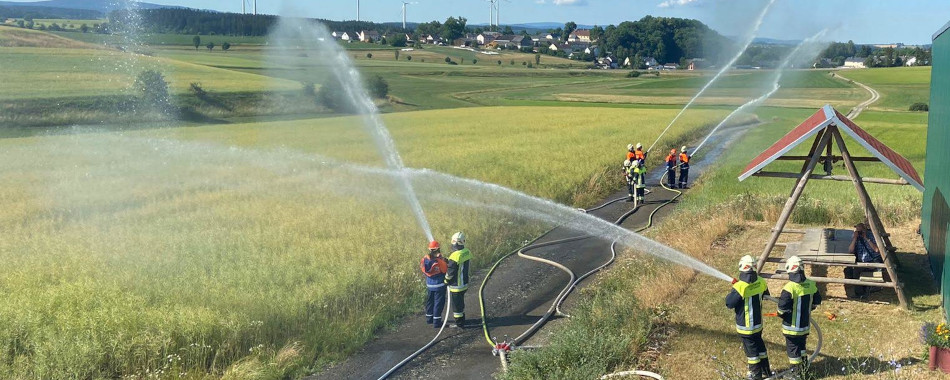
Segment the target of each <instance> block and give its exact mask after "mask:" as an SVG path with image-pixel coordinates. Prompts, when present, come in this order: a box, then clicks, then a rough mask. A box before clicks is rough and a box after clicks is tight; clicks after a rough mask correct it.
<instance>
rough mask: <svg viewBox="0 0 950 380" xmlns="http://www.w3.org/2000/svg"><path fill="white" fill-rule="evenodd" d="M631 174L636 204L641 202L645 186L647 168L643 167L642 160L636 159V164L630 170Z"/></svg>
mask: <svg viewBox="0 0 950 380" xmlns="http://www.w3.org/2000/svg"><path fill="white" fill-rule="evenodd" d="M630 172H631V174H632V175H633V181H632V183H633V187H634V189H635V191H636V197H637V198H636V199H637V204H643V194H644V193H645V192H646V188H647V181H646V175H647V169H646V168H645V167H643V161H637V164H636V165H634V166H633V168H632V169H631V170H630Z"/></svg>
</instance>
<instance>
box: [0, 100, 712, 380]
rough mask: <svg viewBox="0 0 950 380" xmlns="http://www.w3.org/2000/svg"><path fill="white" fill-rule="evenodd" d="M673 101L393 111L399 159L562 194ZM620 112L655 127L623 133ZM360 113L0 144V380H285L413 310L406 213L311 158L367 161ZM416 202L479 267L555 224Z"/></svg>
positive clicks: (380, 179) (417, 244) (370, 183)
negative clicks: (659, 106) (658, 106)
mask: <svg viewBox="0 0 950 380" xmlns="http://www.w3.org/2000/svg"><path fill="white" fill-rule="evenodd" d="M671 112H672V111H670V110H612V112H610V113H605V112H602V110H600V109H596V108H583V109H573V108H553V107H552V108H546V107H545V108H530V107H524V108H517V107H516V108H486V109H477V110H476V109H466V110H450V111H431V112H420V113H403V114H392V115H387V116H386V121H387V122H388V123H389V124H390V125H391V126H392V130H393V134H394V136H395V137H396V140H397V144H398V146H399V148H400V150H401V153H402V154H403V157H404V158H405V160H406V162H407V164H408V165H409V166H412V167H429V168H434V169H437V170H441V171H446V172H449V173H452V174H455V175H459V176H463V177H469V178H476V179H482V180H487V181H491V182H495V183H501V184H504V185H507V186H510V187H514V188H517V189H520V190H523V191H526V192H529V193H532V194H534V195H539V196H544V197H547V198H553V199H558V200H560V201H562V202H565V203H570V202H571V201H572V200H575V199H576V200H578V201H579V202H586V201H587V200H590V201H591V202H592V201H593V199H595V198H596V197H583V196H581V195H580V194H581V193H584V192H608V191H611V190H612V189H614V188H615V186H616V184H617V181H616V179H617V178H616V177H614V176H612V175H608V174H604V175H602V176H599V177H595V178H594V179H592V177H591V173H613V170H614V169H615V168H616V167H617V166H619V164H620V161H621V160H622V157H623V154H624V153H625V151H624V149H625V146H626V144H627V143H628V142H632V141H633V139H639V138H642V139H643V140H644V141H648V140H649V139H650V138H652V137H651V136H655V135H656V134H657V133H658V128H659V125H660V124H661V122H662V120H668V118H669V117H670V113H671ZM552 114H556V115H561V117H560V118H557V119H554V120H551V121H549V122H546V123H542V124H539V123H538V122H537V120H539V118H543V117H546V116H547V115H552ZM721 114H722V113H721V112H718V111H703V112H696V113H695V115H694V116H693V117H691V118H690V119H688V120H685V121H684V124H683V125H684V126H686V125H689V126H696V125H700V124H701V123H702V122H703V121H704V120H705V119H708V118H712V117H716V116H719V117H721ZM633 118H636V119H637V120H641V121H643V122H644V125H656V126H657V127H655V128H649V129H648V128H646V127H644V128H639V129H638V130H637V131H636V134H633V133H630V132H629V127H628V125H629V124H628V121H629V120H631V119H633ZM355 122H356V119H355V118H332V119H318V120H308V121H292V122H274V123H258V124H244V125H228V126H209V127H194V128H179V129H159V130H147V131H138V132H127V133H125V134H124V135H120V134H115V133H95V132H83V133H77V134H75V135H66V136H39V137H29V138H10V139H4V140H0V147H2V148H0V162H2V164H0V176H2V177H3V178H4V179H5V180H4V184H3V186H0V207H2V209H3V212H2V213H0V230H3V231H4V238H3V239H2V240H0V260H2V261H3V262H4V270H2V271H0V288H2V289H5V294H7V295H8V296H7V297H4V298H3V299H2V300H0V321H3V324H4V328H3V329H0V346H2V347H6V348H7V349H5V350H0V377H2V378H44V379H47V378H49V379H59V378H77V377H78V378H116V377H125V376H130V377H136V378H140V377H158V378H171V377H177V376H179V375H181V374H184V376H186V377H192V378H200V377H204V376H213V377H218V376H225V377H230V378H249V377H250V378H254V377H258V378H275V377H283V376H285V375H286V376H293V375H299V374H303V373H306V372H310V371H313V370H315V369H317V368H320V366H321V365H323V364H324V363H327V362H330V361H334V360H339V359H341V358H343V357H345V356H346V355H348V354H350V353H352V352H353V351H354V350H355V349H357V348H358V347H359V346H360V345H361V344H362V343H363V342H366V341H367V340H369V339H371V338H372V336H373V335H374V334H375V332H376V331H377V329H379V328H381V327H385V326H387V325H389V324H391V323H392V322H393V321H394V320H395V318H397V317H399V316H402V315H406V314H407V313H412V312H415V311H416V310H417V309H418V307H419V305H421V300H422V296H423V293H424V291H423V289H424V287H422V286H421V282H420V281H421V279H420V277H419V275H418V274H417V273H416V271H417V270H418V269H417V264H416V263H417V260H418V257H419V255H421V254H422V251H424V247H425V241H424V240H425V238H424V237H423V236H422V234H421V232H420V231H418V230H417V228H416V227H415V226H414V223H412V222H411V220H412V217H411V214H410V212H409V210H408V209H407V208H406V207H404V206H403V205H402V202H401V201H400V199H401V198H399V197H398V196H397V195H396V194H393V192H392V191H390V190H389V189H390V188H391V186H392V185H391V183H390V182H389V180H388V179H387V177H385V176H374V175H372V174H368V173H366V172H352V171H349V170H346V169H345V168H339V167H334V166H326V165H325V164H324V163H323V162H322V161H323V160H324V159H322V158H320V157H332V158H334V159H339V160H345V161H349V162H356V163H361V164H369V165H372V164H374V163H377V162H379V158H378V155H377V153H376V152H375V151H373V149H372V145H371V144H370V143H369V141H368V139H367V138H366V136H364V135H363V133H362V132H361V129H360V128H357V127H356V126H355V125H354V123H355ZM687 130H688V128H684V131H683V132H680V133H681V134H686V133H688V132H687ZM627 133H630V134H629V136H630V137H629V140H630V141H628V139H626V138H625V139H623V140H618V139H617V138H616V137H615V136H618V135H626V134H627ZM499 136H507V138H505V139H499V138H498V137H499ZM672 137H673V138H681V137H682V136H679V135H677V136H672ZM312 153H318V154H320V156H315V155H312ZM578 157H584V159H583V160H579V159H578ZM416 186H417V188H420V189H425V192H426V193H428V194H430V195H432V194H435V195H444V196H450V197H458V198H460V199H462V200H464V199H466V194H464V193H454V192H453V193H452V194H438V190H437V189H435V187H436V186H434V185H432V184H416ZM422 198H423V205H424V206H425V209H426V212H427V215H428V216H429V218H430V221H431V222H432V225H433V227H434V232H435V234H436V236H438V237H439V238H440V239H446V238H447V237H448V236H449V235H451V233H453V232H454V231H456V230H463V231H465V232H466V233H467V234H468V236H469V246H470V248H471V249H472V250H473V252H474V253H475V264H476V266H478V267H484V266H485V265H487V264H488V263H490V262H492V260H493V259H494V258H495V257H497V256H499V255H500V254H502V253H504V252H507V251H509V250H510V249H513V248H514V247H515V246H516V245H517V244H518V242H520V241H523V240H524V239H525V238H528V237H530V236H532V235H534V234H537V233H538V232H539V231H541V230H542V229H544V228H546V227H549V226H546V225H543V224H538V223H533V222H530V223H529V222H527V221H525V220H522V219H518V218H513V217H511V216H509V215H505V214H502V213H498V212H493V211H486V210H472V209H466V208H458V207H457V206H452V205H450V204H445V203H441V202H440V201H438V199H437V197H432V196H428V197H427V196H425V195H423V196H422ZM499 226H505V228H498V227H499Z"/></svg>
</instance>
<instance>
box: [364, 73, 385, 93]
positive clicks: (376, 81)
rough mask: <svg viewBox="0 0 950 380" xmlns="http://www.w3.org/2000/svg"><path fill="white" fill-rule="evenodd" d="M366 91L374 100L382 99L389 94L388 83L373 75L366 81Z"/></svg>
mask: <svg viewBox="0 0 950 380" xmlns="http://www.w3.org/2000/svg"><path fill="white" fill-rule="evenodd" d="M366 90H367V91H369V94H370V95H372V96H373V97H374V98H378V99H382V98H385V97H386V95H388V94H389V83H386V80H385V79H383V77H381V76H379V75H373V76H371V77H369V78H368V79H367V80H366Z"/></svg>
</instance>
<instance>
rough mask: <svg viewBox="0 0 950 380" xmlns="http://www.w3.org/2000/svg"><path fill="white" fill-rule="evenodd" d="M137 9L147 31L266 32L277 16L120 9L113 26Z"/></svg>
mask: <svg viewBox="0 0 950 380" xmlns="http://www.w3.org/2000/svg"><path fill="white" fill-rule="evenodd" d="M129 12H138V14H137V16H138V17H136V20H135V21H136V22H138V24H139V25H140V26H141V27H142V28H143V29H144V31H146V32H149V33H169V34H197V35H228V36H265V35H267V33H268V32H270V30H271V28H272V27H273V26H274V25H275V24H276V23H277V20H278V16H274V15H250V14H241V13H225V12H214V11H205V10H198V9H187V8H161V9H140V10H135V11H128V10H119V11H113V12H110V13H109V23H110V24H112V25H113V26H114V27H118V26H119V25H126V24H128V23H130V22H131V21H130V20H131V19H130V16H131V14H130V13H129ZM314 21H319V22H321V23H323V24H324V25H326V26H327V28H329V29H330V30H339V31H347V32H355V31H360V30H376V31H378V32H380V33H395V32H402V31H404V30H403V29H402V28H401V27H400V26H397V25H393V24H380V23H374V22H368V21H330V20H314Z"/></svg>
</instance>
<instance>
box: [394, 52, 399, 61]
mask: <svg viewBox="0 0 950 380" xmlns="http://www.w3.org/2000/svg"><path fill="white" fill-rule="evenodd" d="M393 55H395V56H396V60H397V61H398V60H399V49H396V50H393Z"/></svg>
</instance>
